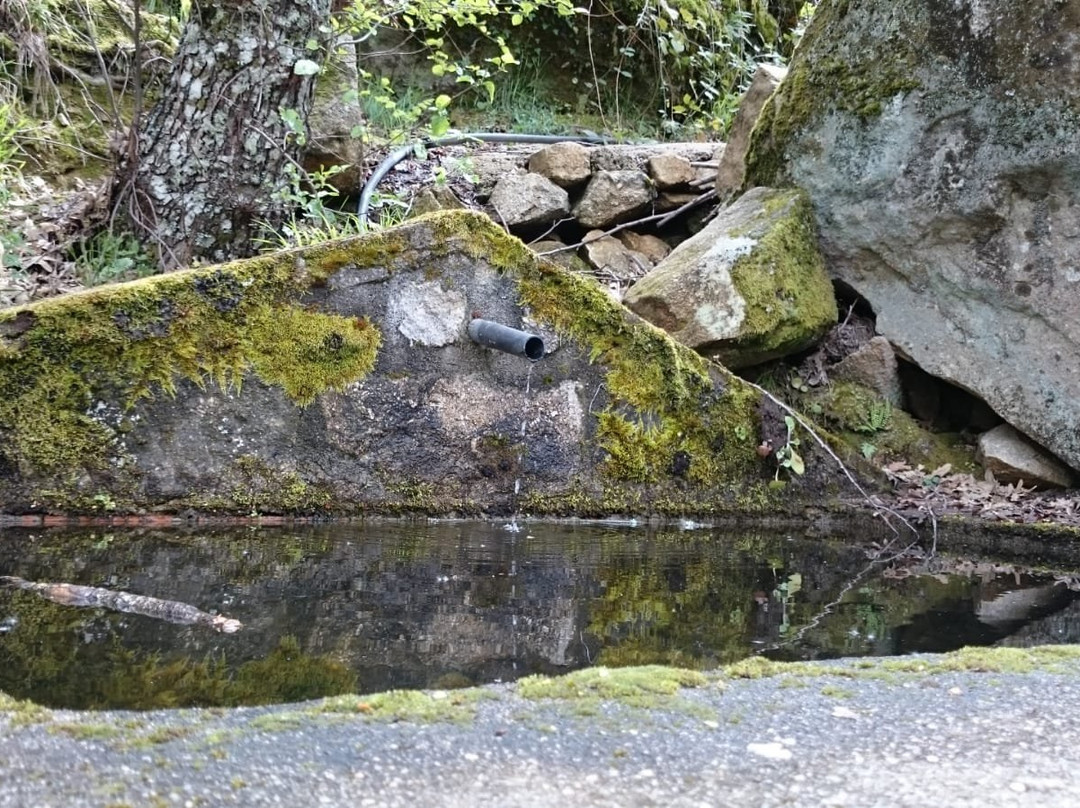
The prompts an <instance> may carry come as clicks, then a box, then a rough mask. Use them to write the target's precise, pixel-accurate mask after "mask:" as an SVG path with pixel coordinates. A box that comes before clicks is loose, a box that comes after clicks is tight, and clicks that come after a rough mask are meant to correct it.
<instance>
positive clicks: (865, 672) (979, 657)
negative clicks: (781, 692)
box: [721, 645, 1080, 698]
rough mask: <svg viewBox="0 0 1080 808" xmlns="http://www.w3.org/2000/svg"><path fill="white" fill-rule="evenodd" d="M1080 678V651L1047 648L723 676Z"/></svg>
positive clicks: (750, 665)
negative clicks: (1034, 674) (1079, 675)
mask: <svg viewBox="0 0 1080 808" xmlns="http://www.w3.org/2000/svg"><path fill="white" fill-rule="evenodd" d="M1034 671H1043V672H1046V673H1055V674H1075V673H1077V672H1078V671H1080V646H1076V645H1044V646H1039V647H1036V648H961V649H960V650H958V651H952V652H950V653H947V654H941V655H940V656H933V657H893V658H889V659H876V660H872V661H867V660H863V661H860V662H857V663H855V664H853V665H851V666H841V665H820V664H811V663H806V662H774V661H772V660H769V659H764V658H762V657H750V658H748V659H745V660H742V661H741V662H737V663H735V664H733V665H728V666H726V667H724V668H723V669H722V670H721V673H722V674H723V675H724V676H726V677H730V678H739V679H760V678H763V677H771V676H799V677H804V678H810V677H821V676H836V677H841V678H846V679H884V680H886V681H889V680H891V678H892V677H893V676H895V675H896V674H925V675H935V674H943V673H1015V674H1021V673H1032V672H1034ZM826 687H827V688H830V692H829V693H825V690H824V689H823V690H822V693H824V694H825V695H831V696H834V697H837V698H847V697H848V696H847V695H844V694H845V693H848V691H845V690H844V689H843V688H836V687H835V686H829V685H826Z"/></svg>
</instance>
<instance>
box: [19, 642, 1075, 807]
mask: <svg viewBox="0 0 1080 808" xmlns="http://www.w3.org/2000/svg"><path fill="white" fill-rule="evenodd" d="M1003 653H1008V654H1014V655H1015V654H1016V653H1026V652H1015V651H1009V650H1007V649H1003ZM905 659H906V660H907V661H908V663H909V665H910V663H911V660H912V659H915V660H916V661H917V662H918V663H919V664H922V663H923V662H925V664H926V666H927V671H928V672H898V671H895V670H891V669H889V668H888V667H886V666H887V664H888V663H884V662H875V663H874V664H873V666H872V667H863V666H865V665H867V663H865V662H856V661H843V662H840V663H837V664H835V665H832V664H830V665H829V666H828V670H827V671H826V672H823V671H822V670H820V669H818V670H815V671H810V672H806V671H805V669H804V671H803V673H801V674H798V673H784V674H780V675H770V676H765V677H762V678H756V679H742V678H731V677H730V676H722V675H719V674H709V675H708V676H707V682H706V683H705V684H704V686H699V687H692V688H683V689H680V690H679V691H678V692H677V693H675V694H674V695H670V696H666V695H661V696H656V695H650V694H646V695H642V696H634V695H633V693H631V694H630V696H629V698H626V697H623V698H617V699H597V698H593V697H590V696H588V695H587V693H588V691H587V690H585V689H583V690H582V691H581V692H582V693H583V694H586V696H585V697H584V698H570V699H535V698H524V697H523V696H522V692H521V689H520V688H519V687H518V686H516V685H495V686H490V687H486V688H482V689H480V690H474V691H451V692H445V693H439V692H436V693H435V694H433V695H431V694H429V695H427V696H422V697H421V700H422V702H423V703H424V704H426V705H428V706H432V705H434V706H435V707H447V711H448V718H449V720H446V719H443V720H436V721H433V722H432V721H424V720H420V719H419V718H417V717H415V716H410V714H409V713H408V711H407V710H405V711H397V712H395V711H394V710H390V709H387V711H385V712H383V711H382V710H381V708H378V705H377V704H376V703H375V701H374V700H373V701H371V702H368V701H365V700H364V697H345V698H343V699H338V700H336V701H333V702H309V703H304V704H292V705H279V706H275V707H261V708H241V709H234V710H175V711H156V712H149V713H130V712H128V713H124V712H100V713H93V712H89V713H80V712H70V711H61V710H57V711H44V710H41V709H34V708H28V707H27V706H26V705H25V704H17V703H14V702H12V701H11V700H10V699H8V700H7V701H6V702H5V701H4V700H3V697H0V806H19V807H20V808H22V807H23V806H63V807H64V808H77V807H78V806H113V807H114V808H118V806H123V805H130V806H140V807H141V806H158V805H160V806H218V805H240V806H279V805H285V806H308V805H330V806H339V805H341V806H344V805H349V806H368V805H370V806H409V808H419V807H420V806H455V807H456V806H462V808H464V807H465V806H470V808H471V807H472V806H489V805H490V806H496V807H497V808H512V807H513V806H566V805H571V804H572V805H574V806H723V807H725V808H726V806H732V808H735V806H738V808H750V807H751V806H804V805H805V806H930V805H935V806H936V805H945V806H980V808H988V807H989V808H992V807H993V806H1014V805H1015V806H1025V808H1027V807H1028V806H1077V805H1080V720H1078V716H1080V660H1078V659H1077V658H1076V657H1075V656H1070V657H1067V658H1064V659H1057V658H1050V659H1049V661H1047V658H1045V657H1043V658H1040V659H1039V660H1038V661H1037V663H1036V664H1035V665H1034V667H1035V668H1036V669H1035V670H1033V671H1031V672H1028V673H1005V672H1001V671H1000V670H999V671H996V672H995V671H991V672H941V668H943V667H950V664H949V660H950V659H952V658H950V657H946V658H942V657H933V656H927V657H918V658H910V657H909V658H905ZM1011 659H1013V660H1014V661H1015V657H1012V658H1011ZM1009 664H1010V665H1011V664H1012V663H1009ZM989 667H991V668H994V667H999V666H996V665H994V664H991V665H990V666H989ZM1000 667H1001V669H1009V670H1011V669H1014V668H1010V667H1009V665H1003V666H1000ZM613 675H615V674H613ZM371 698H374V697H371ZM459 701H460V702H461V703H460V704H459V703H458V702H459ZM328 705H333V706H335V707H336V709H337V710H340V711H341V712H322V710H325V709H326V708H327V706H328ZM372 705H375V708H374V709H373V706H372ZM397 719H400V720H397Z"/></svg>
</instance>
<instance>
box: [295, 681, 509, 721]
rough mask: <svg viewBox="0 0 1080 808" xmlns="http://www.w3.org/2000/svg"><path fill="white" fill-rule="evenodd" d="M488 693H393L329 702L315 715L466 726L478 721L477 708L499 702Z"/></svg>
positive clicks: (461, 691) (451, 691)
mask: <svg viewBox="0 0 1080 808" xmlns="http://www.w3.org/2000/svg"><path fill="white" fill-rule="evenodd" d="M496 698H498V696H496V695H495V694H494V693H492V692H491V691H489V690H481V689H479V688H470V689H467V690H432V691H423V690H390V691H387V692H385V693H374V694H372V695H370V696H338V697H337V698H332V699H327V700H326V701H325V702H323V703H322V704H321V705H319V706H318V707H317V708H315V712H316V713H347V714H353V715H361V716H364V717H366V718H369V719H371V720H374V721H387V722H397V721H411V722H416V723H420V724H434V723H451V724H467V723H471V722H472V720H473V719H474V718H475V717H476V705H477V704H478V703H479V702H480V701H483V700H485V699H496Z"/></svg>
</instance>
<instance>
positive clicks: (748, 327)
mask: <svg viewBox="0 0 1080 808" xmlns="http://www.w3.org/2000/svg"><path fill="white" fill-rule="evenodd" d="M764 211H765V213H766V215H772V216H775V217H776V218H775V220H774V223H773V224H772V226H771V227H770V228H769V229H768V231H767V232H766V233H765V235H764V237H763V238H761V239H760V240H759V241H758V244H757V246H756V248H755V249H754V250H753V252H751V253H750V254H749V255H746V256H744V257H743V258H740V259H739V260H738V261H736V262H735V265H734V266H733V267H732V268H731V279H732V283H733V284H734V286H735V288H736V289H738V290H739V293H740V294H741V295H742V296H743V298H744V299H745V300H746V312H747V319H746V322H744V323H743V324H742V325H741V327H740V329H739V330H740V334H742V335H743V336H741V337H740V338H739V340H738V341H737V343H736V344H735V345H734V346H732V347H731V348H730V349H726V350H723V351H721V352H719V353H718V354H717V358H718V359H719V360H720V361H721V362H724V363H725V364H734V362H735V361H737V362H738V363H739V366H741V365H752V364H758V363H760V362H762V361H765V360H768V359H773V358H775V357H777V356H785V355H787V354H789V353H791V352H793V351H797V350H801V349H803V348H806V347H809V346H810V345H811V344H812V343H813V342H815V341H816V340H817V339H819V338H820V337H822V336H824V335H825V333H826V332H827V331H828V330H829V328H831V327H832V326H833V325H835V324H836V320H837V309H836V296H835V293H834V292H833V288H832V283H831V282H830V280H829V274H828V272H827V271H826V269H825V261H824V259H823V258H822V256H821V252H820V251H819V249H818V244H817V228H816V226H815V224H814V211H813V207H812V206H811V204H810V199H809V197H808V196H807V195H806V194H805V193H803V192H802V191H794V190H793V191H784V192H781V193H778V194H776V195H775V196H772V197H770V198H769V199H768V200H767V201H766V203H765V207H764ZM781 211H782V212H781Z"/></svg>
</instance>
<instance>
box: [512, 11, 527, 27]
mask: <svg viewBox="0 0 1080 808" xmlns="http://www.w3.org/2000/svg"><path fill="white" fill-rule="evenodd" d="M523 22H525V18H524V17H523V16H521V15H520V14H515V15H513V16H512V17H511V18H510V24H511V25H521V24H522V23H523Z"/></svg>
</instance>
